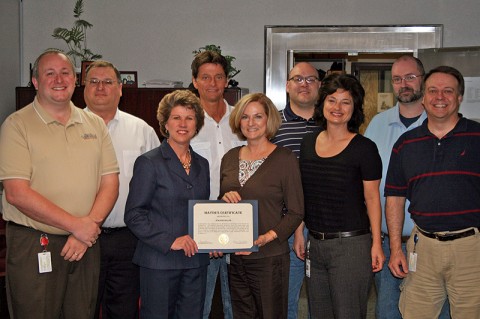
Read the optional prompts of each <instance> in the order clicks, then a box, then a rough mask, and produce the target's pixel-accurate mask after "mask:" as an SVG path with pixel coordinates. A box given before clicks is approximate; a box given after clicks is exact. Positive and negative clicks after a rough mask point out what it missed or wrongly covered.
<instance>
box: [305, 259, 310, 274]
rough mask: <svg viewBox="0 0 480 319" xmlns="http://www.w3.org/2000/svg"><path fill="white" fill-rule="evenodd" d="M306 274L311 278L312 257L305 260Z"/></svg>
mask: <svg viewBox="0 0 480 319" xmlns="http://www.w3.org/2000/svg"><path fill="white" fill-rule="evenodd" d="M305 276H307V277H308V278H310V259H306V260H305Z"/></svg>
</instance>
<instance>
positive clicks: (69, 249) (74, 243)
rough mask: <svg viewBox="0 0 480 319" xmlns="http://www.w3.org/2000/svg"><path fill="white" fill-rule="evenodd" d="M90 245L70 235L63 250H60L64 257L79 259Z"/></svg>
mask: <svg viewBox="0 0 480 319" xmlns="http://www.w3.org/2000/svg"><path fill="white" fill-rule="evenodd" d="M87 249H88V246H87V245H86V244H85V243H83V242H81V241H80V240H78V239H77V238H75V237H74V236H73V235H70V236H68V238H67V242H66V243H65V245H64V246H63V249H62V251H61V252H60V256H62V257H63V259H65V260H68V261H70V262H72V261H79V260H80V259H82V257H83V255H85V252H86V251H87Z"/></svg>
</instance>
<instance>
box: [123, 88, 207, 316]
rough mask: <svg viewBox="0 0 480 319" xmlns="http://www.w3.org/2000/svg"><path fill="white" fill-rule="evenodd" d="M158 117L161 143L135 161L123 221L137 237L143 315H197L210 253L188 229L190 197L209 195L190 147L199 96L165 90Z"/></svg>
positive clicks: (202, 166) (200, 117)
mask: <svg viewBox="0 0 480 319" xmlns="http://www.w3.org/2000/svg"><path fill="white" fill-rule="evenodd" d="M157 118H158V121H159V123H160V132H161V133H162V135H163V136H164V137H165V139H164V140H163V142H162V144H161V145H160V146H159V147H158V148H156V149H153V150H152V151H150V152H147V153H145V154H143V155H141V156H140V157H138V158H137V160H136V161H135V166H134V170H133V177H132V180H131V182H130V193H129V195H128V199H127V204H126V208H125V223H126V224H127V226H128V227H129V228H130V229H131V231H132V232H133V233H134V234H135V235H136V236H137V237H138V239H139V241H138V244H137V248H136V251H135V255H134V257H133V262H134V263H135V264H137V265H139V266H140V297H141V308H140V314H141V318H142V319H153V318H189V319H190V318H201V317H202V311H203V304H204V299H205V289H206V276H207V265H208V263H209V256H208V254H198V253H197V252H198V247H197V244H196V243H195V241H194V240H193V239H192V238H191V237H190V236H189V235H188V200H189V199H208V198H209V195H210V186H209V185H210V181H209V168H208V162H207V160H206V159H204V158H203V157H201V156H200V155H198V154H197V153H195V152H194V151H193V149H192V148H191V147H190V140H191V139H192V138H193V137H194V136H195V135H196V134H197V133H198V131H199V130H200V128H201V127H202V126H203V121H204V113H203V109H202V108H201V106H200V101H199V100H198V98H197V97H196V96H195V95H194V94H193V93H191V92H190V91H187V90H177V91H175V92H172V93H170V94H168V95H166V96H165V97H164V98H163V99H162V101H161V102H160V104H159V107H158V112H157Z"/></svg>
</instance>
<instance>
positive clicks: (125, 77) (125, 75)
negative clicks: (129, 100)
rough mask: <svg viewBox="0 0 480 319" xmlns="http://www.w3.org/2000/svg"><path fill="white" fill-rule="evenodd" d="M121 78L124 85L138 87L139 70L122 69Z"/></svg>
mask: <svg viewBox="0 0 480 319" xmlns="http://www.w3.org/2000/svg"><path fill="white" fill-rule="evenodd" d="M120 78H121V79H122V84H123V87H126V88H136V87H138V78H137V71H120Z"/></svg>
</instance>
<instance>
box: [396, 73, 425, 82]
mask: <svg viewBox="0 0 480 319" xmlns="http://www.w3.org/2000/svg"><path fill="white" fill-rule="evenodd" d="M422 76H425V74H419V75H416V74H407V75H405V76H394V77H392V80H391V82H392V84H402V82H403V81H405V83H410V82H413V81H415V80H416V79H417V78H421V77H422ZM407 78H410V79H407ZM397 81H398V82H397Z"/></svg>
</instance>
